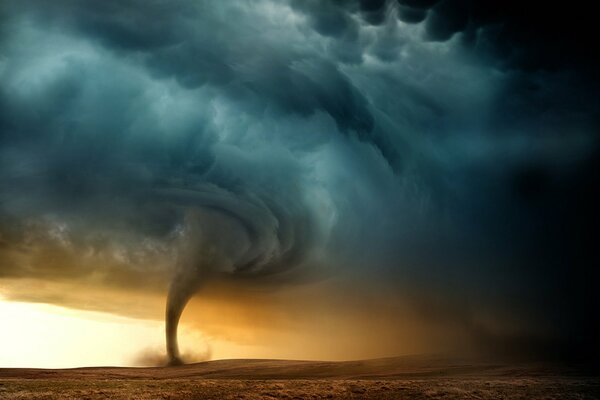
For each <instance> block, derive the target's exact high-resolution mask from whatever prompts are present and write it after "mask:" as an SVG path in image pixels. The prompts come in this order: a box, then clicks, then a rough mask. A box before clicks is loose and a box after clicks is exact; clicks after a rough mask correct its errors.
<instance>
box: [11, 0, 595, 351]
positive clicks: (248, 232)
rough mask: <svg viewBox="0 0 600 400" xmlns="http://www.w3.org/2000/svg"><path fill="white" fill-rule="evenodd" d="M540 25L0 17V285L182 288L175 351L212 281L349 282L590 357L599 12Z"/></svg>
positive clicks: (168, 7)
mask: <svg viewBox="0 0 600 400" xmlns="http://www.w3.org/2000/svg"><path fill="white" fill-rule="evenodd" d="M546 11H547V10H545V11H541V9H539V8H536V7H534V6H533V5H529V6H526V7H525V8H524V9H523V8H522V7H517V6H515V5H514V4H512V2H508V3H504V2H503V3H502V6H501V5H500V3H499V2H486V5H483V3H482V2H475V1H472V2H471V1H458V0H445V1H416V0H415V1H412V0H411V1H409V0H399V1H333V0H332V1H310V0H307V1H296V0H290V1H271V0H261V1H253V2H249V1H236V2H233V1H232V2H208V1H183V0H182V1H174V2H166V1H143V2H142V1H137V0H128V1H112V0H109V1H103V2H92V1H74V0H73V1H71V0H58V1H52V2H45V1H33V0H31V1H20V2H3V3H2V4H1V5H0V35H1V36H0V277H2V278H5V279H9V278H10V279H14V278H41V279H53V280H69V279H70V280H73V279H75V280H80V281H84V280H86V279H88V280H89V279H93V280H95V281H98V282H99V284H101V285H106V286H110V287H115V286H117V287H121V288H125V290H138V289H139V290H154V291H162V292H164V291H166V290H167V288H168V287H170V295H169V296H168V297H169V303H170V304H171V305H172V309H170V310H171V311H169V310H167V316H168V317H169V315H170V317H169V318H171V319H172V321H173V323H174V324H175V327H174V328H173V327H171V328H169V327H168V328H167V329H168V330H169V329H171V336H173V334H174V333H173V332H172V330H173V329H175V334H176V322H177V320H178V319H179V317H180V315H181V312H182V310H183V307H185V304H186V303H187V301H188V300H189V299H190V297H191V296H193V295H194V294H195V293H196V292H197V291H199V290H201V289H202V287H203V286H204V285H209V284H210V281H211V280H212V279H215V280H220V279H231V280H234V281H236V282H237V283H236V284H239V285H241V286H252V287H255V286H254V285H258V286H260V287H263V288H264V290H269V291H281V292H285V291H288V290H291V289H290V288H292V287H295V286H298V285H305V284H307V282H320V281H323V280H341V281H344V287H347V286H346V285H348V286H349V287H352V286H353V285H354V286H355V287H356V288H360V290H358V289H357V293H363V292H368V291H369V288H377V289H373V290H374V291H375V292H377V293H388V294H391V295H390V296H386V297H385V299H386V301H388V299H392V300H389V301H390V302H393V303H394V304H403V306H406V305H409V306H410V307H412V309H413V310H416V311H415V312H417V313H419V314H420V315H422V316H423V317H424V318H427V319H430V320H432V321H436V322H439V323H441V324H442V325H444V324H446V325H447V326H450V325H452V326H460V327H462V328H461V329H463V330H464V331H465V332H468V334H467V336H468V338H467V340H468V341H470V342H471V343H476V347H478V349H479V350H481V351H483V352H493V351H501V352H503V353H506V354H512V353H519V354H520V353H524V352H529V353H531V354H532V355H535V356H537V357H541V356H544V357H578V356H582V355H584V354H588V355H589V354H591V353H593V352H594V351H596V352H597V349H598V347H597V331H595V330H594V328H593V326H594V324H593V317H592V315H593V314H594V312H595V311H596V310H597V305H598V304H597V298H596V296H595V295H594V293H595V291H596V289H597V282H598V272H597V269H596V268H595V265H597V263H598V255H597V252H596V251H594V248H595V243H594V241H595V240H594V235H595V233H596V227H595V225H594V222H593V220H594V218H595V217H596V216H597V212H596V208H597V204H598V196H597V194H595V190H594V187H595V184H596V183H597V182H598V179H597V178H598V176H597V175H598V172H597V171H598V170H599V168H598V137H597V135H598V129H597V128H598V110H599V104H598V102H599V100H598V96H597V93H598V79H597V76H596V72H595V67H596V64H595V62H594V61H591V59H590V58H589V57H588V53H589V52H591V51H592V50H593V49H594V48H595V47H594V43H593V40H590V39H589V38H591V37H592V33H591V26H590V24H589V18H591V17H584V16H585V15H586V13H585V12H584V11H583V8H582V7H576V6H575V5H572V6H570V7H568V9H566V10H563V9H556V10H550V11H548V12H546ZM580 17H583V18H580ZM40 254H42V255H44V254H45V255H48V254H51V255H53V256H52V257H47V256H40ZM57 255H58V256H57ZM261 285H262V286H261ZM368 296H369V295H365V298H367V297H368ZM375 303H377V304H378V306H377V308H379V309H381V308H382V307H381V304H383V303H384V301H383V300H381V301H379V300H378V301H375ZM392 308H393V307H392ZM373 312H376V311H373ZM386 312H389V310H388V311H386ZM386 315H387V314H386ZM391 317H392V318H394V316H393V313H392V315H391ZM397 318H401V316H398V317H397ZM407 329H408V328H407ZM498 349H500V350H498ZM524 349H527V351H525V350H524ZM590 349H593V350H592V351H590ZM170 352H171V353H172V354H171V355H172V358H173V359H176V358H177V350H176V349H171V350H170Z"/></svg>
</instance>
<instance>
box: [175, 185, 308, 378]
mask: <svg viewBox="0 0 600 400" xmlns="http://www.w3.org/2000/svg"><path fill="white" fill-rule="evenodd" d="M259 194H260V193H252V194H247V193H246V194H238V193H233V192H230V191H227V190H225V189H223V188H219V187H217V186H215V185H206V186H204V187H202V188H196V190H174V191H169V192H168V193H167V197H168V198H169V201H170V202H177V203H178V204H179V205H180V206H181V207H182V208H183V209H184V210H185V218H184V223H183V229H182V232H181V235H180V238H179V243H178V259H177V263H176V267H175V269H174V274H173V277H172V280H171V284H170V286H169V292H168V295H167V301H166V309H165V335H166V351H167V357H168V365H173V366H174V365H181V364H183V363H184V359H183V358H182V355H181V353H180V350H179V345H178V339H177V331H178V325H179V321H180V319H181V315H182V313H183V311H184V309H185V307H186V305H187V303H188V302H189V301H190V299H191V298H192V297H193V296H194V295H195V294H196V293H197V292H198V291H200V289H201V288H202V286H203V285H205V284H206V283H207V282H208V281H209V280H210V279H211V277H214V276H225V277H227V276H245V277H248V278H259V277H265V276H268V275H273V274H280V273H283V272H284V271H287V270H289V269H290V268H293V267H295V266H296V265H298V264H299V263H301V262H302V261H303V260H304V259H305V258H306V256H307V254H308V249H309V247H310V243H311V242H310V240H309V238H310V237H311V236H314V233H311V229H310V227H311V222H310V221H311V219H310V217H309V212H308V208H307V207H306V206H305V204H303V202H302V201H301V200H300V198H299V197H289V196H287V197H281V196H280V197H277V196H273V195H272V194H271V195H270V196H266V195H262V196H260V195H259Z"/></svg>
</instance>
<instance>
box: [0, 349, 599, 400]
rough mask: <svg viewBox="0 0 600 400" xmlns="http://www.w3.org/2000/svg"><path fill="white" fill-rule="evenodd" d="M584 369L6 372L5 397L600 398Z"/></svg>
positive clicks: (266, 364) (259, 365) (2, 374)
mask: <svg viewBox="0 0 600 400" xmlns="http://www.w3.org/2000/svg"><path fill="white" fill-rule="evenodd" d="M582 371H583V370H581V369H577V368H565V367H558V366H553V365H542V364H539V365H532V364H528V365H516V366H515V365H512V366H507V365H502V364H486V363H469V362H465V361H462V362H461V361H449V360H447V359H442V358H435V357H398V358H386V359H377V360H365V361H351V362H315V361H289V360H221V361H210V362H204V363H198V364H190V365H184V366H179V367H166V368H113V367H98V368H77V369H63V370H47V369H46V370H45V369H0V399H52V398H61V399H279V398H281V399H600V378H599V377H598V375H596V374H593V373H589V372H588V373H585V372H582Z"/></svg>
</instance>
